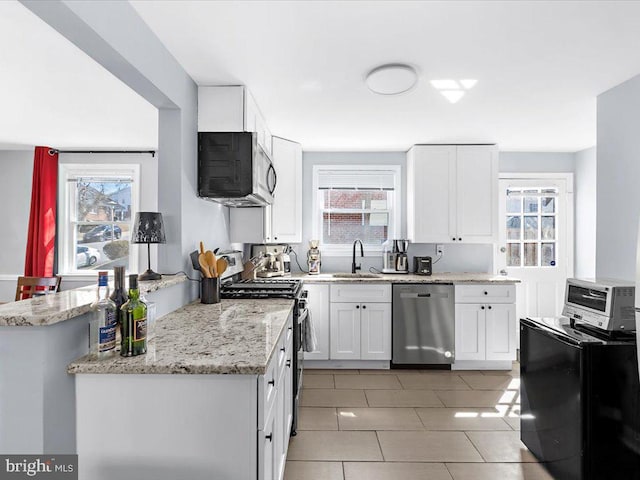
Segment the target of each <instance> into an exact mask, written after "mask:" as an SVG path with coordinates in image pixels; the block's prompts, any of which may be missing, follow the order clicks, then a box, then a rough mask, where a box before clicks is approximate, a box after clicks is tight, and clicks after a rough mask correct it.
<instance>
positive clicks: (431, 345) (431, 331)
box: [391, 283, 455, 365]
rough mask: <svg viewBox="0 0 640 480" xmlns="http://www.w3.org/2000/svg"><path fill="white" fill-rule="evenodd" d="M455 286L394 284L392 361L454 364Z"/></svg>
mask: <svg viewBox="0 0 640 480" xmlns="http://www.w3.org/2000/svg"><path fill="white" fill-rule="evenodd" d="M453 295H454V289H453V285H448V284H444V285H443V284H424V283H409V284H406V283H405V284H394V285H393V318H392V323H393V353H392V360H391V362H392V363H393V364H397V365H401V364H405V365H408V364H411V365H418V364H451V363H453V361H454V359H455V355H454V353H455V352H454V345H455V344H454V322H455V317H454V315H455V310H454V308H455V307H454V299H453Z"/></svg>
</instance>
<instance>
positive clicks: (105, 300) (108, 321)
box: [90, 272, 118, 357]
mask: <svg viewBox="0 0 640 480" xmlns="http://www.w3.org/2000/svg"><path fill="white" fill-rule="evenodd" d="M108 275H109V274H108V272H98V290H97V294H96V300H95V301H94V302H93V303H92V304H91V309H92V310H93V320H92V322H91V325H92V328H91V329H90V332H91V339H90V340H91V341H90V345H91V347H90V352H91V353H93V354H95V355H99V356H101V357H106V356H111V355H113V354H114V352H115V347H116V328H117V321H118V320H117V319H118V315H117V313H118V310H117V308H116V304H115V303H113V301H112V300H110V299H109V276H108Z"/></svg>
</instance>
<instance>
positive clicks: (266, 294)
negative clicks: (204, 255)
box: [220, 278, 309, 435]
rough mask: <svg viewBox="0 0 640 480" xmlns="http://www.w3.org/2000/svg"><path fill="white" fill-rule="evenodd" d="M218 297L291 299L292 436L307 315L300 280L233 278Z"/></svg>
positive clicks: (294, 431) (223, 285)
mask: <svg viewBox="0 0 640 480" xmlns="http://www.w3.org/2000/svg"><path fill="white" fill-rule="evenodd" d="M220 296H221V297H222V298H237V299H244V298H290V299H292V300H295V305H294V307H293V325H294V329H293V351H294V355H293V359H292V360H293V361H292V368H293V371H294V372H295V374H294V375H293V390H292V391H293V424H292V426H291V435H295V434H296V433H297V432H296V430H297V428H298V407H299V404H300V393H301V389H302V373H303V370H304V368H303V363H304V352H303V342H304V338H305V334H306V331H305V325H306V319H307V315H308V314H309V312H308V311H307V302H306V298H307V291H306V290H304V289H303V288H302V281H300V280H292V279H290V278H269V279H256V280H236V281H234V280H233V279H232V280H231V281H228V282H226V283H223V284H222V285H221V287H220Z"/></svg>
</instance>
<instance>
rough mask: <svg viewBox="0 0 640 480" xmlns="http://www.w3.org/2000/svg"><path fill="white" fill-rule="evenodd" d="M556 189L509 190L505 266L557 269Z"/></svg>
mask: <svg viewBox="0 0 640 480" xmlns="http://www.w3.org/2000/svg"><path fill="white" fill-rule="evenodd" d="M557 196H558V189H557V188H531V189H528V188H523V189H512V188H510V189H508V190H507V200H506V207H507V208H506V219H505V220H506V222H507V232H506V233H507V252H506V253H507V266H508V267H555V266H556V253H557V252H556V240H557V239H556V213H557V211H556V203H557V202H556V197H557Z"/></svg>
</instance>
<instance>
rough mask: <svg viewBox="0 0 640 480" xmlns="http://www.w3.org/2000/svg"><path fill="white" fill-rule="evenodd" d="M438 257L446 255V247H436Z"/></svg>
mask: <svg viewBox="0 0 640 480" xmlns="http://www.w3.org/2000/svg"><path fill="white" fill-rule="evenodd" d="M436 255H444V245H441V244H437V245H436Z"/></svg>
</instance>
